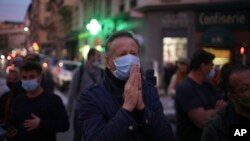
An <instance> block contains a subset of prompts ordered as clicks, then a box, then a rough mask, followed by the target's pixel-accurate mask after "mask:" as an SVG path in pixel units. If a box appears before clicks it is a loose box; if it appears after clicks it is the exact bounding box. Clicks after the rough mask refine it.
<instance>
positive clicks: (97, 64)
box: [92, 60, 101, 67]
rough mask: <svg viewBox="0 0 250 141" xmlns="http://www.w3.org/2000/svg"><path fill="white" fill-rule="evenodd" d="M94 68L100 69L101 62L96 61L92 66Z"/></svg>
mask: <svg viewBox="0 0 250 141" xmlns="http://www.w3.org/2000/svg"><path fill="white" fill-rule="evenodd" d="M92 65H93V66H94V67H99V66H100V65H101V62H100V61H98V60H95V61H94V62H93V64H92Z"/></svg>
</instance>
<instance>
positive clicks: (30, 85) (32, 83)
mask: <svg viewBox="0 0 250 141" xmlns="http://www.w3.org/2000/svg"><path fill="white" fill-rule="evenodd" d="M38 86H39V83H38V81H37V79H32V80H22V87H23V88H24V89H25V90H26V91H28V92H30V91H34V90H36V88H37V87H38Z"/></svg>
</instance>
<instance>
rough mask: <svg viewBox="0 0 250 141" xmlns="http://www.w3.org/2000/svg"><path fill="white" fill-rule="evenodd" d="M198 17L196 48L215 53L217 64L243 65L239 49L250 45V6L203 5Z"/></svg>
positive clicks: (198, 10) (199, 9)
mask: <svg viewBox="0 0 250 141" xmlns="http://www.w3.org/2000/svg"><path fill="white" fill-rule="evenodd" d="M195 15H196V17H195V22H196V25H195V29H196V34H195V35H196V39H197V40H196V46H198V47H202V48H204V49H205V50H207V51H209V52H211V53H213V54H215V56H216V58H215V60H214V64H216V65H219V66H222V65H223V64H225V63H227V62H230V63H242V56H241V55H240V51H239V49H240V47H241V45H242V44H249V43H250V42H249V41H250V6H249V5H244V6H243V5H234V4H224V5H222V4H218V5H211V6H200V7H197V8H196V11H195ZM248 60H249V57H248V58H247V62H249V61H248Z"/></svg>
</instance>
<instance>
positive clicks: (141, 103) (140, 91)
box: [136, 73, 145, 111]
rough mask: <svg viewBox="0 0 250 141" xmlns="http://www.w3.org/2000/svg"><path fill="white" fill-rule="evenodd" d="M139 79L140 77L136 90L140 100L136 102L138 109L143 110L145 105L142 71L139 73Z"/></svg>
mask: <svg viewBox="0 0 250 141" xmlns="http://www.w3.org/2000/svg"><path fill="white" fill-rule="evenodd" d="M137 79H138V91H136V92H137V93H138V101H137V104H136V109H137V110H139V111H140V110H143V109H144V107H145V105H144V102H143V96H142V84H141V73H138V74H137Z"/></svg>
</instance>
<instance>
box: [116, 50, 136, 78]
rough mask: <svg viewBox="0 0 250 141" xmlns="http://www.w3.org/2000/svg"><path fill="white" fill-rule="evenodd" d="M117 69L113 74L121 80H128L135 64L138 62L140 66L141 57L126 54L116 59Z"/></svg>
mask: <svg viewBox="0 0 250 141" xmlns="http://www.w3.org/2000/svg"><path fill="white" fill-rule="evenodd" d="M114 64H115V67H116V70H115V71H113V74H114V75H115V77H116V78H118V79H120V80H127V79H128V77H129V74H130V71H131V68H132V65H133V64H138V65H139V68H140V59H139V57H137V56H135V55H130V54H128V55H124V56H122V57H119V58H117V59H115V60H114Z"/></svg>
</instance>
